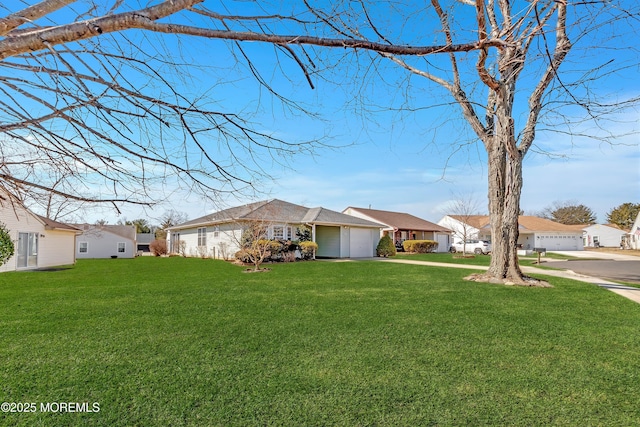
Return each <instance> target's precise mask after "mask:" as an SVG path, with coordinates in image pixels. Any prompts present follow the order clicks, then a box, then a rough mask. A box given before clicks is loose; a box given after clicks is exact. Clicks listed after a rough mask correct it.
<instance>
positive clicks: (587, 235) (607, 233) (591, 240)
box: [583, 224, 626, 248]
mask: <svg viewBox="0 0 640 427" xmlns="http://www.w3.org/2000/svg"><path fill="white" fill-rule="evenodd" d="M583 230H584V240H583V242H584V245H585V246H586V247H595V246H596V242H598V243H599V245H600V246H604V247H610V248H619V247H620V242H621V241H622V236H624V235H625V234H626V233H625V232H624V231H623V230H620V229H619V228H615V227H609V226H606V225H602V224H594V225H590V226H588V227H585V228H584V229H583Z"/></svg>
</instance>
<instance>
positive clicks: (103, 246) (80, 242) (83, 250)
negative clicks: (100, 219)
mask: <svg viewBox="0 0 640 427" xmlns="http://www.w3.org/2000/svg"><path fill="white" fill-rule="evenodd" d="M74 226H75V227H77V228H79V229H80V230H81V231H82V234H81V235H79V236H77V237H76V247H77V253H76V257H77V258H133V257H134V256H135V255H136V252H137V250H138V248H137V245H136V226H135V225H100V224H74Z"/></svg>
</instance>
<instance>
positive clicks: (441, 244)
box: [436, 234, 449, 252]
mask: <svg viewBox="0 0 640 427" xmlns="http://www.w3.org/2000/svg"><path fill="white" fill-rule="evenodd" d="M436 240H437V241H438V249H437V251H438V252H449V236H448V235H446V234H438V235H436Z"/></svg>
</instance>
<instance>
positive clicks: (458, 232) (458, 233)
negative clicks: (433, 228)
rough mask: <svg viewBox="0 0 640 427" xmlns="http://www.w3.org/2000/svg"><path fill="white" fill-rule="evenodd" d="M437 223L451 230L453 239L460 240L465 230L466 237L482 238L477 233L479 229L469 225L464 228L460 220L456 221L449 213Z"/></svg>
mask: <svg viewBox="0 0 640 427" xmlns="http://www.w3.org/2000/svg"><path fill="white" fill-rule="evenodd" d="M437 224H438V225H439V226H441V227H445V228H448V229H449V230H451V231H452V232H453V233H452V238H454V239H460V240H462V239H463V238H464V237H465V231H466V238H467V239H478V238H482V236H479V235H478V233H479V232H480V230H479V229H477V228H475V227H472V226H470V225H467V226H466V228H465V226H464V224H463V223H462V222H461V221H458V220H457V219H455V218H451V217H450V216H449V215H446V216H445V217H443V218H442V219H441V220H440V221H438V222H437ZM448 250H449V248H447V251H448Z"/></svg>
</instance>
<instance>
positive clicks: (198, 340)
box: [0, 257, 640, 426]
mask: <svg viewBox="0 0 640 427" xmlns="http://www.w3.org/2000/svg"><path fill="white" fill-rule="evenodd" d="M269 267H270V268H271V269H272V270H271V271H270V272H269V273H268V274H242V270H243V267H240V266H234V265H231V264H228V263H225V262H223V261H213V260H203V259H195V258H192V259H185V258H150V257H149V258H147V257H141V258H137V259H116V260H110V259H109V260H82V261H79V262H78V264H77V265H76V266H75V267H74V268H72V269H69V270H61V271H51V272H23V273H20V272H19V273H3V274H2V275H0V306H2V310H1V311H0V331H2V332H1V334H0V360H1V361H2V363H1V364H0V400H1V401H2V402H25V403H28V402H33V403H36V404H37V405H38V406H37V409H38V411H36V412H35V413H11V412H9V413H7V412H4V413H0V425H11V426H15V425H23V426H31V425H65V426H68V425H101V426H130V425H144V426H151V425H158V426H166V425H172V426H181V425H193V426H201V425H224V426H228V425H241V426H246V425H390V426H391V425H393V426H397V425H408V426H409V425H410V426H417V425H474V426H478V425H633V424H635V423H637V421H638V419H640V407H638V405H637V402H638V401H640V387H638V384H639V383H640V359H638V356H637V355H638V354H639V353H640V334H638V327H639V326H640V306H639V305H638V304H636V303H633V302H631V301H629V300H627V299H625V298H622V297H620V296H618V295H615V294H613V293H611V292H609V291H607V290H604V289H601V288H598V287H597V286H595V285H590V284H585V283H580V282H574V281H570V280H560V279H555V278H547V280H549V281H551V282H552V283H553V285H554V287H553V288H550V289H541V288H534V289H532V288H524V287H506V286H500V285H488V284H479V283H473V282H467V281H464V280H462V278H463V277H464V276H465V275H468V274H469V271H468V270H457V269H448V268H434V267H425V266H416V265H400V264H390V263H380V262H374V261H371V262H344V263H332V262H320V261H316V262H304V263H283V264H272V265H270V266H269ZM47 402H80V403H82V402H86V403H88V405H89V408H95V407H94V406H91V405H93V404H94V403H98V407H99V412H90V413H77V412H75V413H51V412H49V413H42V412H41V411H40V410H39V409H40V408H41V406H40V404H41V403H47ZM58 407H59V406H58ZM49 408H53V407H52V406H49Z"/></svg>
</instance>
